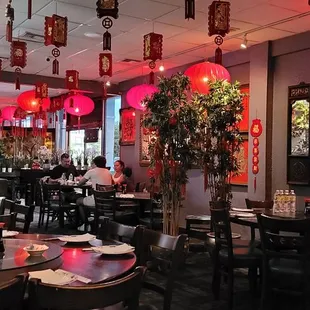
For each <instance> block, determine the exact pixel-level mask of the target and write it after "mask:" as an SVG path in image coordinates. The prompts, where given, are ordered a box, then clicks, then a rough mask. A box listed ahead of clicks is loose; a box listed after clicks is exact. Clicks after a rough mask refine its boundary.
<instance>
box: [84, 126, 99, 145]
mask: <svg viewBox="0 0 310 310" xmlns="http://www.w3.org/2000/svg"><path fill="white" fill-rule="evenodd" d="M98 136H99V129H98V128H89V129H85V136H84V143H94V142H98Z"/></svg>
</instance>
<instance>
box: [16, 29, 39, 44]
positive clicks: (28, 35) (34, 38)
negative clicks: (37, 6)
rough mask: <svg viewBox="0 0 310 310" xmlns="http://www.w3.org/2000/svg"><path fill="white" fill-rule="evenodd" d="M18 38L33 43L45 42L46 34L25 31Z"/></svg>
mask: <svg viewBox="0 0 310 310" xmlns="http://www.w3.org/2000/svg"><path fill="white" fill-rule="evenodd" d="M18 39H20V40H23V41H26V42H33V43H40V44H43V43H44V36H43V35H41V34H37V33H33V32H29V31H25V32H24V33H22V34H21V35H19V36H18Z"/></svg>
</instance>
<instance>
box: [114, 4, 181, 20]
mask: <svg viewBox="0 0 310 310" xmlns="http://www.w3.org/2000/svg"><path fill="white" fill-rule="evenodd" d="M175 9H177V7H176V6H173V5H169V4H164V3H160V2H153V1H150V0H143V1H141V0H130V1H125V2H123V3H122V4H120V6H119V10H120V12H122V14H124V15H128V16H132V17H139V18H145V19H155V18H158V17H160V16H162V15H165V14H167V13H169V12H172V11H174V10H175ZM125 12H126V13H125Z"/></svg>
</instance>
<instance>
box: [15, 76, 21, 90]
mask: <svg viewBox="0 0 310 310" xmlns="http://www.w3.org/2000/svg"><path fill="white" fill-rule="evenodd" d="M15 90H20V79H19V74H17V76H16V79H15Z"/></svg>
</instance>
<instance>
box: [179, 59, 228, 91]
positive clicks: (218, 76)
mask: <svg viewBox="0 0 310 310" xmlns="http://www.w3.org/2000/svg"><path fill="white" fill-rule="evenodd" d="M184 74H185V75H187V76H188V77H189V78H190V80H191V86H192V90H193V91H197V92H199V93H201V94H208V93H209V85H208V81H216V80H225V81H227V82H230V74H229V72H228V71H227V69H226V68H224V67H223V66H221V65H218V64H214V63H211V62H203V63H200V64H196V65H193V66H191V67H189V68H188V69H187V70H186V71H185V72H184Z"/></svg>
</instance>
